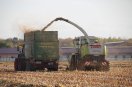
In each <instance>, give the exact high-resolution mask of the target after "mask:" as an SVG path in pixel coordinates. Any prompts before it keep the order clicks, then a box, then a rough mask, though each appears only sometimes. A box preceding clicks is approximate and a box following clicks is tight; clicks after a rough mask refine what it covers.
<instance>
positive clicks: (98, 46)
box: [90, 45, 101, 48]
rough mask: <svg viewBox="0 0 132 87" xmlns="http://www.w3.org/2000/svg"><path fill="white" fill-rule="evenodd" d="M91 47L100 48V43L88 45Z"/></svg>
mask: <svg viewBox="0 0 132 87" xmlns="http://www.w3.org/2000/svg"><path fill="white" fill-rule="evenodd" d="M90 46H91V48H101V45H90Z"/></svg>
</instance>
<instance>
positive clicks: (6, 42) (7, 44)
mask: <svg viewBox="0 0 132 87" xmlns="http://www.w3.org/2000/svg"><path fill="white" fill-rule="evenodd" d="M97 39H98V40H99V42H101V43H106V42H118V41H126V42H127V45H129V46H132V38H130V39H122V38H115V37H109V38H98V37H97ZM23 43H24V40H23V39H18V38H16V37H15V38H8V39H0V48H13V47H16V46H17V45H18V44H23ZM59 46H60V47H73V46H74V44H73V38H66V39H62V38H59Z"/></svg>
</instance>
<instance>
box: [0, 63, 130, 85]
mask: <svg viewBox="0 0 132 87" xmlns="http://www.w3.org/2000/svg"><path fill="white" fill-rule="evenodd" d="M60 64H61V66H60V68H61V69H60V70H59V71H54V72H47V71H34V72H29V71H26V72H21V71H19V72H15V71H14V69H13V63H4V62H1V63H0V87H132V61H112V62H110V71H108V72H101V71H65V70H64V69H63V68H65V67H66V65H67V64H66V63H60Z"/></svg>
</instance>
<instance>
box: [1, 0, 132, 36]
mask: <svg viewBox="0 0 132 87" xmlns="http://www.w3.org/2000/svg"><path fill="white" fill-rule="evenodd" d="M56 17H64V18H66V19H69V20H71V21H73V22H75V23H76V24H78V25H79V26H81V27H82V28H83V29H84V30H85V31H86V32H87V33H88V35H90V36H97V37H121V38H132V0H0V38H10V37H18V38H23V32H22V28H23V27H25V26H26V27H28V28H31V29H32V28H33V29H36V30H41V29H42V28H43V27H44V26H45V25H46V24H48V23H49V22H50V21H52V20H53V19H55V18H56ZM48 30H57V31H59V37H62V38H66V37H75V36H79V35H82V33H81V32H80V31H79V30H78V29H76V28H75V27H73V26H72V25H70V24H67V23H65V22H63V21H58V22H55V23H54V24H53V25H52V26H50V27H49V28H48Z"/></svg>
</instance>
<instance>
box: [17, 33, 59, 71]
mask: <svg viewBox="0 0 132 87" xmlns="http://www.w3.org/2000/svg"><path fill="white" fill-rule="evenodd" d="M24 43H25V44H24V45H23V49H22V50H21V52H20V54H19V55H18V58H16V60H15V70H38V69H39V70H40V69H41V70H42V69H45V68H47V69H48V70H58V60H59V41H58V32H57V31H31V32H27V33H25V34H24Z"/></svg>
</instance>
